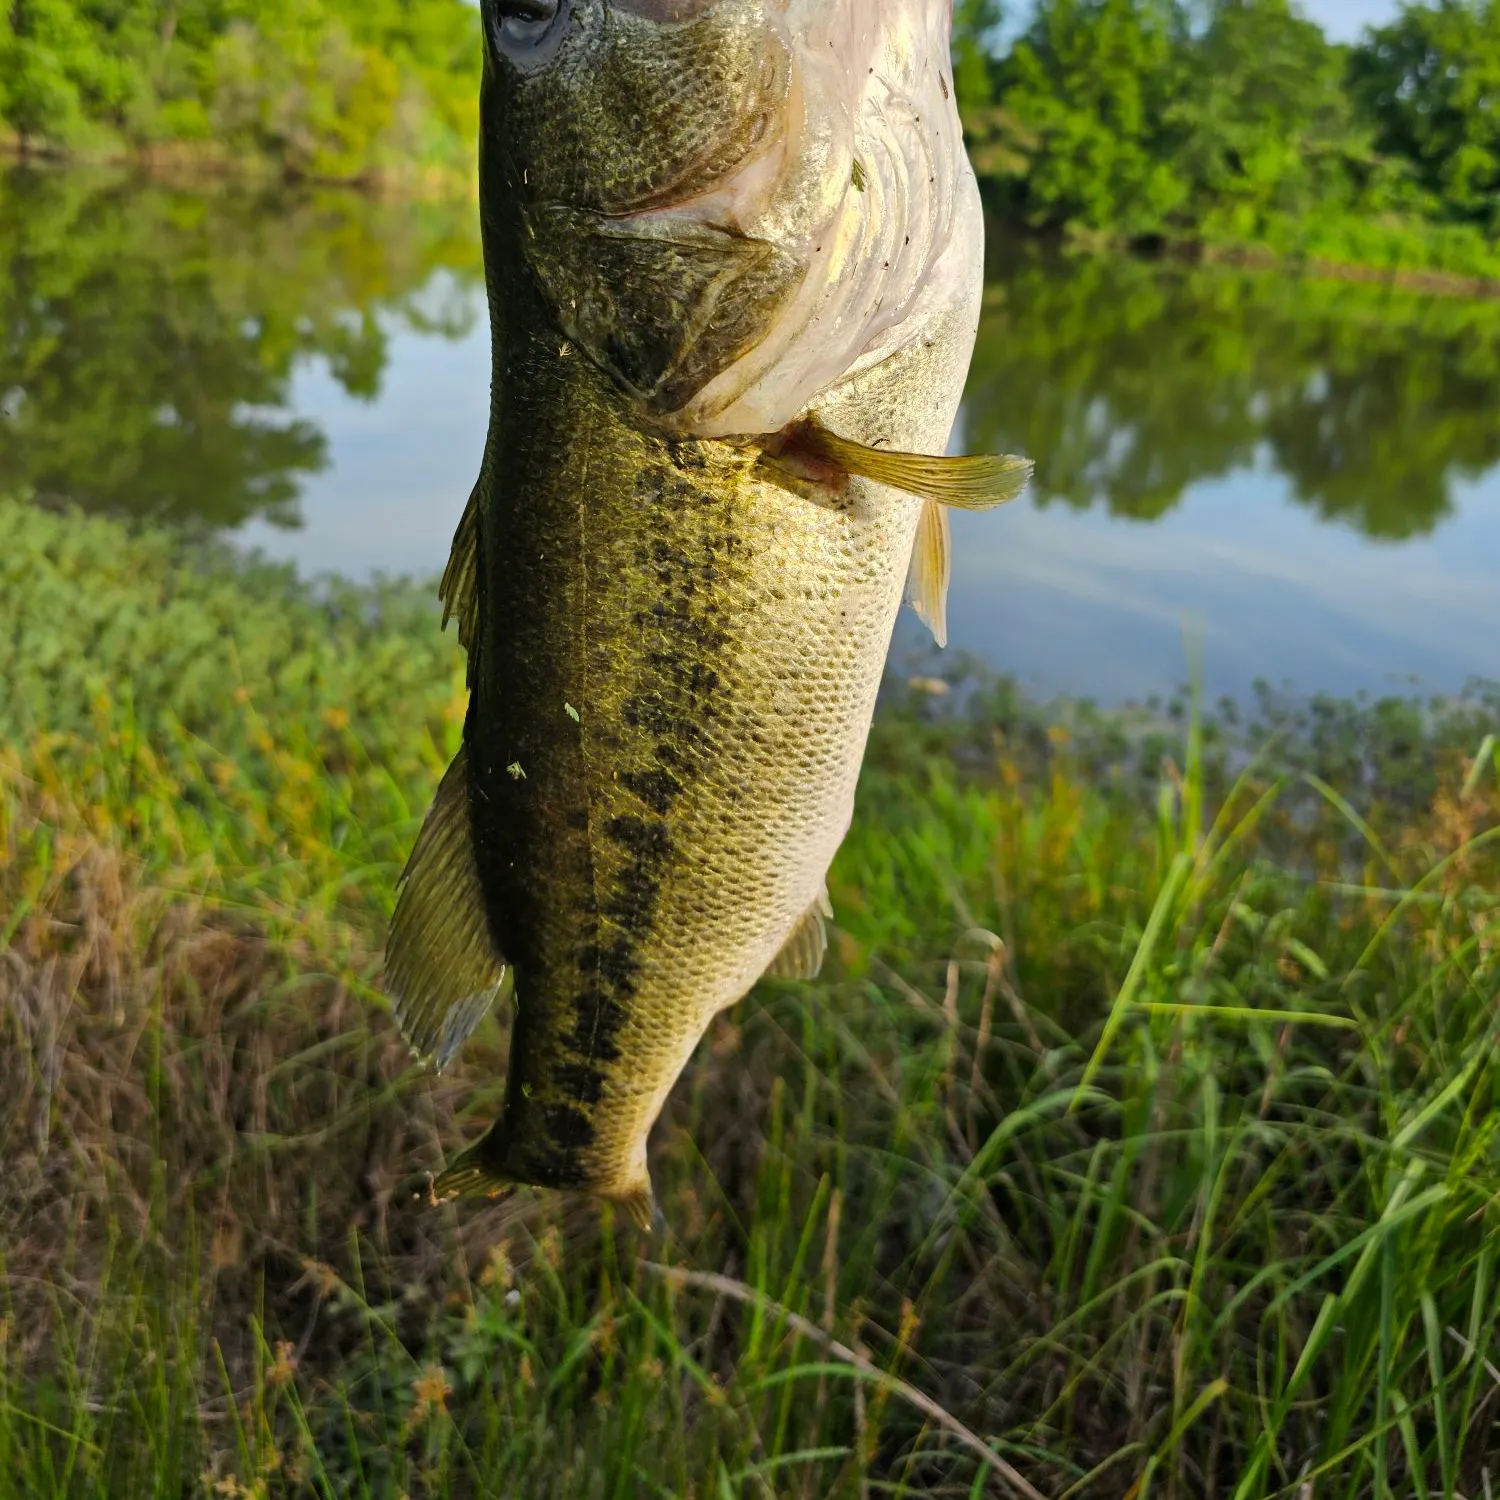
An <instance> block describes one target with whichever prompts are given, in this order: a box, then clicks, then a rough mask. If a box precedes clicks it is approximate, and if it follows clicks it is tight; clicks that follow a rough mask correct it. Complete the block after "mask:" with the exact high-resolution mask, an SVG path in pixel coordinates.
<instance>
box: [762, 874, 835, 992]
mask: <svg viewBox="0 0 1500 1500" xmlns="http://www.w3.org/2000/svg"><path fill="white" fill-rule="evenodd" d="M832 915H833V904H832V902H830V901H829V899H828V887H827V886H824V887H823V890H822V892H821V893H820V894H819V896H818V899H817V900H816V901H814V902H813V904H812V905H811V906H810V907H808V909H807V910H806V911H805V912H803V913H802V916H801V917H800V918H799V919H798V921H797V925H796V926H795V927H794V928H792V935H791V936H790V937H789V938H788V939H787V940H786V942H785V943H784V944H783V945H782V948H781V952H780V953H778V954H777V955H776V957H775V958H773V959H772V960H771V966H770V968H768V969H767V970H766V975H767V977H768V978H771V979H816V978H817V977H818V971H819V970H820V969H821V968H822V967H823V959H824V956H825V955H826V954H827V952H828V925H827V919H828V918H829V917H831V916H832Z"/></svg>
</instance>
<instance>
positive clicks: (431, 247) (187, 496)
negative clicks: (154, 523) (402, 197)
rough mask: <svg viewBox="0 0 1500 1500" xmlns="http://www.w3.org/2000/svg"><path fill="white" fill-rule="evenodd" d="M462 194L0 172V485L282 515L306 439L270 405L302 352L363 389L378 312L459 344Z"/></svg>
mask: <svg viewBox="0 0 1500 1500" xmlns="http://www.w3.org/2000/svg"><path fill="white" fill-rule="evenodd" d="M473 217H474V216H473V212H472V209H471V208H469V207H467V206H465V205H453V206H443V205H428V204H412V203H401V204H391V203H382V202H380V201H377V200H374V199H370V198H365V197H361V196H359V195H357V194H354V193H350V192H337V191H328V192H309V193H299V194H297V195H295V196H293V197H288V196H286V195H285V194H278V195H276V196H269V195H265V194H259V193H251V192H245V191H237V192H229V191H215V192H211V193H207V194H205V193H202V192H193V193H187V192H179V191H172V190H169V189H167V188H164V187H162V186H159V185H151V184H141V183H139V182H127V181H122V180H120V179H118V178H114V179H101V178H98V177H85V176H81V175H77V174H72V173H52V172H48V173H35V172H25V171H22V170H20V169H15V170H12V171H10V172H8V173H5V172H0V490H15V489H19V490H20V491H22V492H31V493H34V494H35V495H36V496H37V497H38V498H39V499H41V500H43V501H44V502H52V503H62V502H74V503H77V504H80V505H83V506H85V507H87V508H89V509H98V510H109V511H112V512H116V513H119V514H125V515H134V516H140V517H144V518H151V519H154V520H164V521H173V522H195V523H198V524H208V525H212V526H237V525H240V524H242V523H243V522H245V521H247V520H249V519H250V518H251V517H254V516H258V517H263V518H265V519H268V520H271V521H274V522H277V523H280V524H283V525H295V524H296V523H297V521H298V509H297V503H296V501H297V496H298V493H299V489H300V483H301V481H302V479H303V478H304V477H305V476H307V475H309V474H314V473H316V472H318V471H319V470H320V469H321V468H323V466H324V465H325V463H326V461H327V457H326V441H325V439H324V436H323V434H322V433H321V432H319V431H318V429H317V428H316V427H315V426H313V425H312V424H311V423H308V422H306V421H302V420H299V419H297V418H294V417H293V416H291V415H290V414H289V413H288V411H287V404H288V399H289V386H290V381H291V376H292V374H293V372H294V370H295V368H296V367H297V365H298V364H299V362H305V361H306V360H307V359H308V358H309V357H312V356H318V357H321V358H322V359H323V360H325V361H326V363H327V365H328V368H329V370H330V371H331V373H332V374H333V376H334V378H335V379H336V380H337V381H338V382H339V383H340V385H342V386H343V388H344V389H345V390H346V391H348V392H349V393H350V394H351V395H355V396H359V397H362V398H366V399H371V398H373V397H375V396H376V395H377V394H378V393H379V389H380V380H381V375H382V373H383V371H384V368H385V363H386V352H387V351H386V334H385V330H384V327H383V326H382V325H383V323H384V324H385V325H386V326H388V325H389V323H390V321H391V319H392V318H398V319H401V320H403V321H404V322H405V323H406V324H407V325H408V326H412V327H416V328H420V329H423V330H425V331H430V332H434V333H437V334H441V335H443V336H445V337H449V338H455V337H461V336H462V335H463V334H464V333H466V332H467V331H468V328H469V326H470V324H471V320H472V316H473V308H474V306H475V305H476V303H477V299H476V298H473V297H471V296H462V297H459V298H455V299H453V300H454V302H455V304H456V305H454V306H452V307H441V306H440V307H438V308H436V309H434V308H432V307H431V306H429V305H428V304H429V301H430V298H429V297H424V296H423V295H422V291H423V288H424V287H429V285H430V284H431V283H432V278H433V275H434V273H435V272H436V271H438V270H440V269H443V268H447V269H448V270H449V271H450V272H451V273H452V274H453V276H454V277H455V278H456V279H457V283H458V284H459V285H460V286H466V285H473V284H474V283H475V282H477V280H478V278H479V252H478V243H477V235H476V234H475V233H474V232H473V230H472V228H471V227H470V226H471V224H472V220H473Z"/></svg>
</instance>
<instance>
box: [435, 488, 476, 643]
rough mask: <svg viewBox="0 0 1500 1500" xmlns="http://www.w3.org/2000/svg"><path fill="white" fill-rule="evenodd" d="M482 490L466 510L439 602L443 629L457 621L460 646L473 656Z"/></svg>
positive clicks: (472, 496) (471, 499)
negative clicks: (450, 621) (452, 621)
mask: <svg viewBox="0 0 1500 1500" xmlns="http://www.w3.org/2000/svg"><path fill="white" fill-rule="evenodd" d="M481 483H483V481H482V480H481ZM479 489H480V485H478V484H476V485H475V486H474V489H473V492H472V493H471V494H470V496H469V503H468V504H467V505H466V506H465V507H464V514H463V519H462V520H461V521H460V522H459V523H458V531H457V532H456V533H455V534H454V537H453V550H452V552H451V553H450V554H449V556H448V566H447V568H445V569H444V571H443V581H442V583H441V584H440V585H439V586H438V598H439V599H441V600H442V602H443V626H442V628H443V629H444V630H446V629H447V628H448V621H449V620H457V621H458V639H459V643H460V644H461V645H462V646H463V648H464V650H465V651H468V652H470V653H472V652H473V650H474V639H475V637H476V636H477V635H478V633H479V631H478V626H479Z"/></svg>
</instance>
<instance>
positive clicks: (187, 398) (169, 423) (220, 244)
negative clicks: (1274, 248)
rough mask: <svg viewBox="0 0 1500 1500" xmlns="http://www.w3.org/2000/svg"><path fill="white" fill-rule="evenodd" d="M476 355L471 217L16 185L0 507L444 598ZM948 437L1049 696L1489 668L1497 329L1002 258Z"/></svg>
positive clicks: (962, 643) (1239, 275) (1499, 458)
mask: <svg viewBox="0 0 1500 1500" xmlns="http://www.w3.org/2000/svg"><path fill="white" fill-rule="evenodd" d="M487 343H488V335H487V330H486V328H485V325H484V321H483V281H482V272H481V267H480V261H479V250H478V244H477V236H476V233H475V228H474V211H473V209H472V208H471V207H469V206H465V205H457V206H453V205H432V204H411V203H383V202H378V201H374V200H370V199H365V198H361V197H359V196H357V195H354V194H348V193H307V194H300V195H297V196H295V197H288V196H286V195H284V194H276V195H271V194H251V193H247V192H246V191H244V190H238V191H231V190H228V189H223V188H219V189H215V190H212V191H207V190H200V191H186V190H169V189H167V188H165V187H163V186H160V185H144V184H141V183H139V182H132V181H129V180H126V179H106V178H99V177H92V176H85V175H80V174H45V175H36V174H26V173H21V172H19V171H16V170H12V171H10V172H9V173H8V174H5V175H3V176H0V490H13V489H15V488H17V487H19V488H21V489H23V490H25V491H26V492H28V493H34V494H35V495H36V496H37V497H38V500H39V501H40V502H41V503H61V502H72V503H76V504H79V505H82V506H84V507H87V508H90V509H96V510H103V511H110V512H115V513H122V514H127V515H132V516H136V517H141V518H145V519H150V520H153V521H157V522H162V523H167V524H171V525H176V526H182V527H185V528H190V529H194V530H203V529H211V530H215V531H219V532H222V533H225V534H227V535H229V536H231V537H232V538H234V539H235V540H236V541H237V542H239V543H240V544H242V545H244V546H247V547H255V548H258V549H260V550H261V551H263V552H265V553H267V554H269V555H271V556H273V557H276V558H281V559H286V560H288V561H290V562H293V563H295V564H296V565H297V566H298V567H299V568H300V569H302V570H304V571H307V572H309V573H312V572H319V571H326V570H331V571H337V572H340V573H344V574H347V575H351V576H355V577H368V576H369V575H371V574H372V573H374V572H376V571H386V572H407V573H413V574H419V575H435V574H436V573H437V572H438V571H439V570H440V569H441V567H442V564H443V561H444V559H445V558H446V554H447V549H448V543H449V540H450V538H451V535H452V531H453V528H454V525H455V523H456V521H457V518H458V516H459V514H460V512H461V510H462V508H463V504H464V501H465V499H466V498H467V494H468V490H469V486H470V484H471V482H472V479H473V475H474V473H475V471H476V469H477V465H478V461H479V456H480V451H481V448H482V445H483V439H484V426H485V418H486V412H487V402H488V382H489V364H488V347H487ZM959 446H962V447H966V448H969V449H972V450H979V449H984V450H989V451H1006V452H1022V453H1026V454H1029V455H1030V456H1031V457H1033V458H1034V459H1035V460H1036V464H1037V482H1036V484H1035V485H1034V487H1033V490H1032V491H1031V493H1030V494H1029V495H1028V496H1027V497H1026V498H1025V499H1024V500H1022V501H1020V502H1018V503H1017V504H1015V505H1012V506H1010V507H1008V508H1006V509H1005V510H1002V511H999V512H996V513H992V514H989V515H981V516H972V515H960V516H958V517H956V524H955V567H954V579H953V590H952V595H951V600H950V621H951V641H952V646H953V647H954V648H956V649H958V650H961V651H967V652H970V653H972V654H973V655H974V656H976V657H978V658H980V659H981V660H982V661H984V662H985V663H986V664H987V665H989V666H991V667H993V668H995V669H998V670H1000V671H1004V672H1007V673H1011V674H1013V675H1014V676H1016V677H1017V678H1018V679H1019V680H1020V681H1021V682H1022V683H1023V684H1024V685H1026V686H1027V687H1028V688H1029V689H1031V690H1032V691H1033V692H1035V693H1037V694H1039V695H1052V694H1056V693H1068V694H1075V695H1082V696H1087V697H1092V698H1094V699H1097V700H1098V701H1100V702H1102V703H1113V702H1119V701H1123V700H1126V699H1141V698H1145V697H1148V696H1150V695H1153V694H1165V693H1168V692H1170V691H1171V690H1172V689H1173V688H1174V687H1175V686H1176V685H1177V684H1179V683H1181V682H1182V681H1183V680H1184V679H1185V678H1186V676H1187V673H1188V659H1189V643H1191V645H1192V649H1193V650H1195V651H1196V652H1197V653H1198V654H1199V655H1200V656H1201V661H1202V676H1203V680H1204V684H1205V687H1206V689H1207V691H1208V692H1209V694H1210V695H1211V696H1213V697H1217V696H1220V695H1224V694H1228V695H1233V696H1236V697H1240V696H1244V695H1245V694H1247V693H1248V692H1249V691H1250V689H1251V686H1252V684H1253V683H1254V682H1255V681H1257V680H1258V679H1264V680H1267V681H1269V682H1271V683H1272V684H1274V685H1277V686H1287V687H1289V688H1291V689H1292V690H1293V691H1296V692H1314V691H1331V692H1336V693H1340V694H1349V693H1355V692H1359V691H1370V692H1376V693H1378V692H1382V691H1389V690H1392V689H1397V690H1404V689H1406V688H1408V687H1410V686H1411V685H1412V684H1413V683H1415V684H1417V685H1419V686H1420V687H1422V688H1423V689H1426V690H1432V691H1451V690H1455V689H1457V688H1459V687H1461V686H1462V685H1463V683H1464V682H1465V681H1466V680H1467V679H1469V678H1471V677H1475V676H1483V677H1490V678H1494V677H1500V583H1497V578H1496V574H1497V570H1500V303H1497V302H1493V301H1491V302H1485V301H1472V300H1463V299H1456V298H1440V297H1432V296H1424V295H1417V294H1414V293H1410V292H1405V291H1399V290H1394V289H1391V288H1388V287H1384V286H1373V285H1368V284H1361V283H1354V282H1340V281H1327V280H1313V279H1305V278H1301V277H1297V276H1293V275H1287V274H1264V273H1261V274H1252V273H1246V272H1240V271H1235V270H1232V269H1227V268H1221V267H1201V266H1200V267H1184V266H1164V265H1154V264H1147V263H1144V262H1140V261H1134V260H1129V259H1124V258H1100V257H1086V258H1077V259H1069V260H1062V259H1058V258H1056V257H1051V258H1049V257H1046V256H1043V255H1042V254H1041V253H1040V252H1038V251H1037V250H1036V249H1034V248H1032V247H1025V246H1016V245H1013V244H1008V243H1006V242H1004V241H1002V240H999V239H996V240H995V241H994V243H992V247H991V254H990V263H989V283H988V291H987V295H986V306H985V316H984V323H983V327H982V328H981V331H980V338H979V346H978V349H977V351H976V354H975V359H974V367H973V374H972V378H971V381H970V386H969V391H968V395H967V398H966V402H965V407H964V411H963V414H962V416H961V418H960V423H959V431H958V432H957V433H956V434H955V447H959ZM896 660H897V663H898V665H899V666H900V667H901V668H902V669H910V670H927V669H930V667H931V665H932V658H931V654H930V653H929V652H927V651H926V649H925V647H924V645H923V641H922V632H921V631H920V629H919V628H918V627H917V626H916V625H915V622H914V621H913V620H912V619H911V618H910V616H909V615H908V616H904V617H903V621H902V624H901V627H900V628H899V629H898V632H897V640H896Z"/></svg>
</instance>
